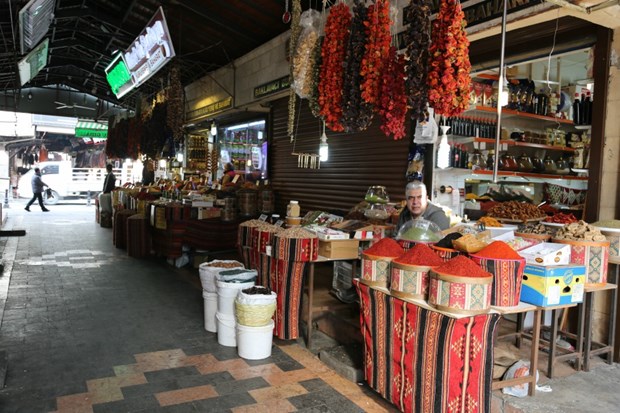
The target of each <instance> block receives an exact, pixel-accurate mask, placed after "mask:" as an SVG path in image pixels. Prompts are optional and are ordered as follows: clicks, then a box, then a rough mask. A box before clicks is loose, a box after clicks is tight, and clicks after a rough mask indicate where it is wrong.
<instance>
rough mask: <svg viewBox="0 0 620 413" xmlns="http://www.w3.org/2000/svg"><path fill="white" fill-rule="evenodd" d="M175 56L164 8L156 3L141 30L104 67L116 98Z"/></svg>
mask: <svg viewBox="0 0 620 413" xmlns="http://www.w3.org/2000/svg"><path fill="white" fill-rule="evenodd" d="M174 56H175V53H174V46H173V45H172V41H171V39H170V33H169V32H168V24H167V23H166V17H165V16H164V10H163V9H162V8H161V7H159V9H157V12H156V13H155V15H154V16H153V17H152V18H151V21H149V23H148V25H147V26H146V27H145V28H144V30H142V33H140V35H139V36H138V37H137V38H136V39H135V40H134V41H133V42H132V43H131V45H130V46H129V48H127V50H125V52H123V53H120V54H119V55H118V56H116V57H115V58H114V59H113V60H112V62H111V63H110V64H109V65H108V67H106V68H105V74H106V79H107V80H108V83H109V84H110V87H111V88H112V91H113V92H114V94H115V95H116V97H117V98H119V99H120V98H121V97H123V96H124V95H125V94H127V93H128V92H129V91H131V90H132V89H135V88H137V87H139V86H140V85H142V84H143V83H144V82H146V81H147V80H148V79H149V78H150V77H151V76H153V75H154V74H155V73H157V71H158V70H159V69H161V68H162V67H164V65H165V64H166V63H168V61H170V59H172V58H173V57H174Z"/></svg>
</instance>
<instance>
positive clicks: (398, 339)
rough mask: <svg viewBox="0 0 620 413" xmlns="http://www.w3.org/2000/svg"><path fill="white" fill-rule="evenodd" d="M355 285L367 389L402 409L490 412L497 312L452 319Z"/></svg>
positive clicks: (412, 410) (444, 411)
mask: <svg viewBox="0 0 620 413" xmlns="http://www.w3.org/2000/svg"><path fill="white" fill-rule="evenodd" d="M355 284H356V287H357V291H358V294H359V296H360V306H361V312H360V321H361V329H362V335H363V337H364V375H365V378H366V381H367V382H368V384H369V385H370V387H372V388H373V389H374V390H376V391H377V392H378V393H379V394H381V395H382V396H383V397H384V398H385V399H386V400H388V401H389V402H391V403H393V404H394V405H396V407H398V408H399V409H400V410H401V411H404V412H435V413H455V412H460V413H478V412H485V413H487V412H490V411H491V384H492V374H493V334H494V331H495V327H496V325H497V322H498V320H499V315H498V314H485V315H478V316H475V317H464V318H460V319H456V318H452V317H449V316H447V315H445V314H442V313H439V312H437V311H433V310H429V309H426V308H423V307H420V306H417V305H415V304H413V303H410V302H406V301H403V300H401V299H398V298H396V297H392V296H390V295H389V294H386V293H385V292H382V291H380V290H377V289H373V288H372V287H369V286H367V285H364V284H361V283H360V282H359V281H355Z"/></svg>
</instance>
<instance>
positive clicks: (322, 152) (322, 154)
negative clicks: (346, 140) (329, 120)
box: [319, 121, 329, 162]
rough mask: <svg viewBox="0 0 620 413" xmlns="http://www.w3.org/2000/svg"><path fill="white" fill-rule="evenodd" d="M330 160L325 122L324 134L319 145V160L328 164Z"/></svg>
mask: <svg viewBox="0 0 620 413" xmlns="http://www.w3.org/2000/svg"><path fill="white" fill-rule="evenodd" d="M328 159H329V146H328V145H327V135H326V134H325V121H323V134H322V135H321V143H320V144H319V160H320V161H321V162H327V160H328Z"/></svg>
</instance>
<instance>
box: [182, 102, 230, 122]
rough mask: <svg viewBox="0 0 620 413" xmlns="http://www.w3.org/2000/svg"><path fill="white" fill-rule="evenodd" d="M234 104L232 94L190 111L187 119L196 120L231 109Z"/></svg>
mask: <svg viewBox="0 0 620 413" xmlns="http://www.w3.org/2000/svg"><path fill="white" fill-rule="evenodd" d="M232 106H233V98H232V96H230V97H227V98H226V99H222V100H218V101H217V102H213V103H211V104H209V105H207V106H203V107H201V108H198V109H194V110H190V111H188V112H187V119H191V120H194V119H197V118H199V117H203V116H210V115H214V114H216V113H218V112H221V111H223V110H226V109H230V108H232Z"/></svg>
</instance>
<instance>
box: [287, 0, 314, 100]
mask: <svg viewBox="0 0 620 413" xmlns="http://www.w3.org/2000/svg"><path fill="white" fill-rule="evenodd" d="M299 25H300V26H301V33H300V35H299V40H298V41H297V48H296V49H295V54H294V55H293V85H292V86H293V89H294V90H295V93H297V95H299V97H301V98H307V97H308V96H310V94H311V93H312V72H313V71H314V65H315V64H316V62H315V60H314V59H313V58H312V55H313V53H312V51H313V50H314V46H315V45H316V42H317V41H318V40H319V35H320V27H321V13H319V11H318V10H314V9H308V10H306V11H305V12H303V13H302V14H301V17H300V21H299Z"/></svg>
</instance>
